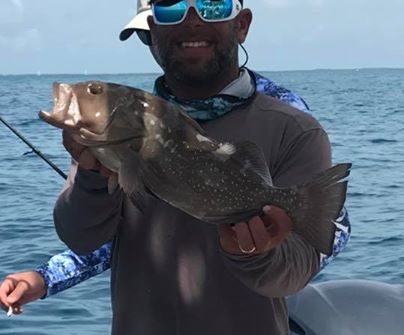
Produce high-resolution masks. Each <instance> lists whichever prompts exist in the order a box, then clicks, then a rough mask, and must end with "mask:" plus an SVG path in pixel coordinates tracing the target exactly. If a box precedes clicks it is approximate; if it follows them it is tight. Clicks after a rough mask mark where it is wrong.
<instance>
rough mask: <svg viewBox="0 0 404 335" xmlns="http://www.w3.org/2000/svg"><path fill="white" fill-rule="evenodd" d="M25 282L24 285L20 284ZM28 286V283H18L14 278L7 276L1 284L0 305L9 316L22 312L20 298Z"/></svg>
mask: <svg viewBox="0 0 404 335" xmlns="http://www.w3.org/2000/svg"><path fill="white" fill-rule="evenodd" d="M20 284H23V285H20ZM27 288H28V285H27V283H17V281H16V280H15V279H14V278H6V279H5V280H4V281H3V282H2V283H1V285H0V306H1V308H2V309H3V310H4V311H6V312H7V316H11V315H13V314H21V313H22V312H23V309H22V307H21V304H22V303H23V302H21V301H20V299H21V298H22V297H23V295H24V294H25V292H26V290H27Z"/></svg>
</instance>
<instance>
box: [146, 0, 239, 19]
mask: <svg viewBox="0 0 404 335" xmlns="http://www.w3.org/2000/svg"><path fill="white" fill-rule="evenodd" d="M191 7H192V8H194V9H195V11H196V12H197V13H198V15H199V17H200V18H201V20H202V21H205V22H224V21H229V20H232V19H234V18H235V17H236V16H237V15H238V13H240V11H241V9H242V5H241V3H240V0H160V1H158V0H157V1H154V2H152V11H153V19H154V22H155V23H156V24H159V25H171V24H179V23H181V22H182V21H184V20H185V18H186V16H187V13H188V11H189V9H190V8H191Z"/></svg>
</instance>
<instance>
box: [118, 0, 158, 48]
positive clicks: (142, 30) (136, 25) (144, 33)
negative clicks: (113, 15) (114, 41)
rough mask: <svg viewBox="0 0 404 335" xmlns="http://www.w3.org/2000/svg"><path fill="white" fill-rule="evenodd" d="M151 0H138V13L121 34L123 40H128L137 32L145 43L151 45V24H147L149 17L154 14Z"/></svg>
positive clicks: (120, 37)
mask: <svg viewBox="0 0 404 335" xmlns="http://www.w3.org/2000/svg"><path fill="white" fill-rule="evenodd" d="M149 2H150V1H149V0H137V13H136V15H135V17H134V18H133V19H132V20H131V21H130V22H129V23H128V24H127V25H126V27H125V28H123V30H122V31H121V33H120V34H119V39H120V40H121V41H126V40H127V39H128V38H129V37H131V36H132V34H133V33H134V32H136V33H137V36H138V37H139V38H140V40H141V41H142V42H143V43H144V44H146V45H151V39H150V31H149V25H148V24H147V17H148V16H150V15H152V11H151V6H150V4H149Z"/></svg>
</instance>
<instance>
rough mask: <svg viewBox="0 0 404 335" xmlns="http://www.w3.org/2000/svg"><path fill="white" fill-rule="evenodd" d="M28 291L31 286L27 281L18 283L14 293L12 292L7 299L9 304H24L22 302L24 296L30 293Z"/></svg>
mask: <svg viewBox="0 0 404 335" xmlns="http://www.w3.org/2000/svg"><path fill="white" fill-rule="evenodd" d="M28 289H29V286H28V283H27V282H25V281H20V282H18V284H17V286H16V287H15V289H14V290H13V292H11V294H10V295H9V296H8V297H7V302H8V303H9V304H10V305H13V304H15V303H17V302H19V303H20V304H22V303H21V301H20V300H21V299H22V298H23V296H24V294H25V293H26V292H27V291H28Z"/></svg>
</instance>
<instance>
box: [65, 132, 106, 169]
mask: <svg viewBox="0 0 404 335" xmlns="http://www.w3.org/2000/svg"><path fill="white" fill-rule="evenodd" d="M63 146H64V147H65V149H66V150H67V151H68V152H69V153H70V155H71V156H72V157H73V159H74V160H75V161H76V162H78V163H79V165H80V167H81V168H83V169H85V170H95V171H99V172H100V174H101V175H103V176H104V177H109V176H110V175H111V174H112V173H113V172H112V171H111V170H109V169H107V168H106V167H104V166H103V165H101V163H100V162H99V161H98V160H97V159H96V158H95V157H94V155H93V154H92V153H91V151H90V150H88V148H87V147H85V146H84V145H81V144H80V143H77V142H76V141H75V140H74V139H73V137H72V135H71V134H70V133H69V132H67V131H66V130H64V131H63Z"/></svg>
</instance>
